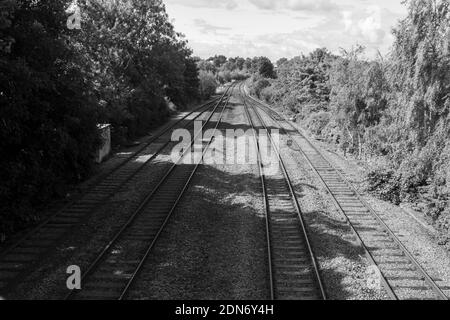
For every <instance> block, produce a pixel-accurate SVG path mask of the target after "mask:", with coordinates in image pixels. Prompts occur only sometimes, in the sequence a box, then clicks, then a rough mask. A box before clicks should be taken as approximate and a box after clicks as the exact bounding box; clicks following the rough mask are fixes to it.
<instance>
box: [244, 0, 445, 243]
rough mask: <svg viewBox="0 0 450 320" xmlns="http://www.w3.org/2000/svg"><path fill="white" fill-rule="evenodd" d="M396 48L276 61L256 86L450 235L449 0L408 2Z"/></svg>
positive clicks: (375, 183)
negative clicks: (371, 54)
mask: <svg viewBox="0 0 450 320" xmlns="http://www.w3.org/2000/svg"><path fill="white" fill-rule="evenodd" d="M406 5H407V7H408V14H407V16H406V17H405V18H404V19H403V20H401V21H400V22H399V23H398V25H397V26H396V28H395V29H394V30H393V36H394V38H395V41H394V45H393V47H392V49H391V52H390V54H388V55H387V56H385V57H382V56H379V57H378V58H376V59H368V58H367V57H365V56H364V48H363V47H361V46H356V47H354V48H353V49H352V50H348V51H345V50H343V51H342V52H341V54H340V55H339V56H337V55H334V54H332V53H330V52H329V51H328V50H327V49H317V50H316V51H314V52H313V53H311V54H309V55H302V56H298V57H295V58H293V59H291V60H288V59H280V60H279V61H278V62H277V78H276V79H270V78H268V77H266V78H265V79H259V80H257V81H252V82H251V85H250V89H251V92H252V93H253V94H254V95H255V96H257V97H258V98H260V99H262V100H265V101H266V102H268V103H270V104H273V105H274V106H276V107H278V108H281V109H282V110H283V111H284V112H285V113H286V114H289V115H290V116H293V117H296V119H297V120H298V121H299V122H300V123H301V124H302V126H304V127H305V128H307V129H308V130H309V131H310V132H311V133H313V134H315V135H317V136H320V137H321V138H322V139H325V140H327V141H328V142H331V143H334V144H336V145H337V146H338V147H339V148H340V149H341V150H342V152H343V153H344V155H345V154H351V155H352V156H354V157H356V158H359V159H360V160H362V161H364V162H366V163H367V164H368V167H369V168H370V170H369V174H368V183H369V190H371V191H373V192H374V193H376V194H378V196H379V197H381V198H382V199H385V200H389V201H391V202H393V203H395V204H399V203H401V202H413V203H414V206H415V208H416V209H417V210H420V211H422V212H424V213H425V214H426V215H428V216H430V217H431V218H432V219H433V220H434V221H435V224H436V226H437V227H438V228H440V229H441V230H443V231H444V232H445V233H447V239H446V240H443V242H447V241H449V240H450V205H449V199H450V166H449V163H450V162H449V158H450V142H449V141H450V140H449V138H450V131H449V128H450V116H449V115H450V95H449V89H450V76H449V75H450V60H449V52H450V41H449V39H450V3H449V2H448V1H443V0H436V1H428V2H425V1H418V0H410V1H407V2H406Z"/></svg>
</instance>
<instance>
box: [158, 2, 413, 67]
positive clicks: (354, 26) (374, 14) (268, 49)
mask: <svg viewBox="0 0 450 320" xmlns="http://www.w3.org/2000/svg"><path fill="white" fill-rule="evenodd" d="M164 2H165V4H166V8H167V12H168V14H169V16H170V18H171V19H172V21H173V23H174V25H175V28H176V30H177V31H179V32H182V33H184V34H185V35H186V38H187V40H188V41H189V46H190V47H191V48H192V49H193V50H194V55H197V56H200V57H202V58H207V57H210V56H213V55H215V54H223V55H226V56H242V57H253V56H261V55H262V56H267V57H269V58H270V59H272V60H274V61H276V60H277V59H278V58H281V57H287V58H291V57H294V56H297V55H299V54H300V53H302V52H303V53H308V52H310V51H311V50H313V49H315V48H317V47H327V48H328V49H330V50H331V51H333V52H338V50H339V48H340V47H343V48H351V46H352V45H354V44H356V43H359V44H362V45H364V46H366V48H367V51H368V55H371V56H372V55H374V53H375V52H376V51H377V50H380V51H381V52H382V53H386V52H387V50H388V48H389V47H390V45H391V44H392V41H393V38H392V35H391V29H392V27H394V26H395V25H396V23H397V20H398V19H400V18H402V17H404V16H405V14H406V8H405V7H404V5H402V4H401V0H339V1H337V0H164Z"/></svg>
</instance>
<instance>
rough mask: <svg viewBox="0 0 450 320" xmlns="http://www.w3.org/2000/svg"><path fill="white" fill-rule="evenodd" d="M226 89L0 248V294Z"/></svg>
mask: <svg viewBox="0 0 450 320" xmlns="http://www.w3.org/2000/svg"><path fill="white" fill-rule="evenodd" d="M227 92H228V90H227V91H226V92H225V93H224V94H223V95H222V96H221V97H219V98H217V99H214V100H212V101H210V102H208V103H206V104H204V105H202V106H200V107H199V108H196V109H195V110H193V111H192V112H190V113H188V114H187V115H185V116H184V117H182V118H181V119H179V120H176V121H175V122H174V123H173V124H170V125H168V126H166V127H164V128H163V129H161V130H160V131H159V132H158V133H157V134H156V135H155V137H153V138H152V139H150V140H149V141H148V142H147V143H146V144H145V145H144V146H143V147H141V148H139V149H138V150H137V151H136V152H135V153H133V154H132V155H131V156H129V157H128V158H126V159H125V160H124V161H123V162H121V163H120V164H119V165H118V166H116V167H115V168H114V169H112V170H111V171H110V172H108V173H107V174H106V175H103V176H102V177H100V178H99V179H98V180H97V181H96V182H95V183H94V184H93V185H92V186H90V187H88V188H87V190H86V191H85V192H84V193H83V194H82V195H81V196H80V197H78V198H77V199H74V200H73V201H71V202H70V203H69V204H67V205H66V206H64V207H63V208H62V209H61V210H59V211H58V212H56V213H55V214H53V215H51V216H50V217H49V218H47V219H46V220H44V221H43V222H42V223H40V224H39V225H38V226H37V227H35V228H33V229H32V230H30V231H29V232H27V233H26V234H24V235H23V236H22V237H21V238H20V239H18V240H17V241H16V242H14V243H13V244H12V245H11V246H9V247H7V248H5V249H4V250H2V251H1V252H0V294H1V295H2V296H4V297H5V296H6V297H7V296H8V294H9V293H10V292H11V291H12V290H13V289H14V287H15V286H16V285H17V284H19V283H20V281H21V280H22V279H23V277H24V276H26V275H27V274H28V273H29V272H30V271H31V270H32V269H33V266H34V265H35V264H36V263H38V262H39V261H40V260H42V259H43V258H44V257H45V256H46V255H48V254H49V253H51V252H52V250H54V249H55V248H56V246H57V245H58V243H59V242H60V240H61V239H62V238H63V237H64V236H65V235H67V234H69V233H70V231H72V230H73V229H74V227H76V226H78V225H80V223H82V222H83V221H84V220H85V219H86V218H87V217H89V216H91V215H92V214H93V213H94V212H96V211H97V210H99V209H101V208H102V206H104V205H105V204H107V203H108V201H109V200H110V199H112V197H113V196H114V195H115V194H117V193H118V192H119V191H121V190H123V189H124V188H125V187H126V186H127V185H129V184H130V183H131V182H132V181H133V179H134V178H136V176H137V175H138V173H140V172H141V171H142V170H143V169H144V168H145V167H146V166H147V165H148V164H150V163H152V165H153V164H154V163H155V165H156V166H158V165H160V166H163V164H158V163H157V162H158V161H157V160H158V159H157V158H158V156H159V155H160V154H161V153H162V152H164V151H165V150H168V149H169V148H170V146H171V145H172V144H173V142H172V141H170V140H171V139H170V133H171V130H172V129H174V128H177V127H178V128H187V127H189V126H190V125H191V124H192V123H193V122H194V121H195V120H196V119H199V118H200V117H202V116H203V115H204V114H205V113H206V112H207V111H209V110H210V109H211V108H213V109H214V110H213V111H212V112H211V114H214V111H215V110H216V109H217V108H218V106H219V105H220V102H221V101H222V100H223V99H224V98H225V97H226V95H227ZM167 134H169V136H167Z"/></svg>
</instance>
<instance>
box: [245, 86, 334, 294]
mask: <svg viewBox="0 0 450 320" xmlns="http://www.w3.org/2000/svg"><path fill="white" fill-rule="evenodd" d="M243 96H244V99H243V101H244V104H246V102H245V96H246V95H245V93H244V95H243ZM246 106H247V107H248V105H247V104H246ZM251 107H252V108H254V107H253V106H251ZM254 111H255V114H256V116H257V117H258V119H259V121H260V122H261V124H262V126H263V127H264V129H265V130H266V132H267V135H268V137H269V140H270V142H271V145H272V147H273V149H274V151H275V154H276V156H277V158H278V161H279V163H280V167H281V169H282V172H283V175H284V177H285V179H286V182H287V185H288V187H289V191H290V193H291V195H292V199H293V202H294V206H295V209H296V212H297V216H298V218H299V221H300V225H301V228H302V233H303V235H304V237H305V242H306V245H307V249H308V253H309V256H310V259H311V262H312V265H313V269H314V274H315V277H316V279H315V280H316V281H317V285H318V287H319V291H320V295H321V297H322V299H323V300H326V299H327V296H326V291H325V287H324V285H323V282H322V279H321V275H320V271H319V266H318V263H317V260H316V257H315V255H314V252H313V249H312V245H311V242H310V240H309V235H308V234H309V233H308V230H307V228H306V222H305V220H304V218H303V214H302V211H301V208H300V204H299V203H298V199H297V195H296V193H295V190H294V187H293V184H292V181H291V179H290V177H289V174H288V172H287V169H286V166H285V164H284V161H283V159H282V157H281V154H280V152H279V150H278V147H277V146H276V144H275V142H274V141H273V138H272V136H271V134H270V133H269V130H268V128H267V126H266V123H265V121H264V120H263V119H262V117H261V116H260V114H259V113H258V112H257V111H256V110H254Z"/></svg>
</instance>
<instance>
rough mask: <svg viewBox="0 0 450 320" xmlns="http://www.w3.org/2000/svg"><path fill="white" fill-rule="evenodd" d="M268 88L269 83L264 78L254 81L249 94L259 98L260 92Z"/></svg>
mask: <svg viewBox="0 0 450 320" xmlns="http://www.w3.org/2000/svg"><path fill="white" fill-rule="evenodd" d="M269 86H270V82H269V80H267V79H266V78H259V79H256V80H254V82H253V84H252V85H251V88H250V93H251V94H253V95H255V96H257V97H258V98H261V91H262V90H263V89H264V88H267V87H269Z"/></svg>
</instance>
